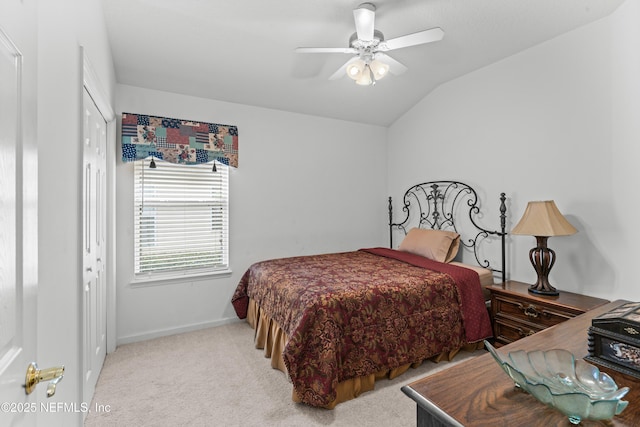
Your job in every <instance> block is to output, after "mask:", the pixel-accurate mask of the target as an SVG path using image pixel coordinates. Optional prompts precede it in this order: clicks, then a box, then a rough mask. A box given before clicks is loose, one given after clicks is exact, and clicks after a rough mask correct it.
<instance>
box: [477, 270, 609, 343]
mask: <svg viewBox="0 0 640 427" xmlns="http://www.w3.org/2000/svg"><path fill="white" fill-rule="evenodd" d="M528 288H529V285H527V284H526V283H521V282H516V281H515V280H509V281H507V282H504V285H503V284H496V285H493V286H488V287H487V289H488V290H489V292H490V293H491V321H492V323H493V336H494V337H495V344H494V345H495V346H496V347H500V346H501V345H504V344H509V343H511V342H514V341H517V340H519V339H521V338H524V337H527V336H529V335H533V334H534V333H536V332H539V331H541V330H543V329H546V328H548V327H550V326H553V325H557V324H558V323H561V322H564V321H566V320H568V319H571V318H572V317H575V316H577V315H579V314H583V313H586V312H587V311H589V310H592V309H594V308H596V307H599V306H601V305H603V304H606V303H608V302H609V301H607V300H605V299H600V298H594V297H589V296H586V295H580V294H575V293H572V292H565V291H560V295H558V296H541V295H536V294H533V293H530V292H529V291H528Z"/></svg>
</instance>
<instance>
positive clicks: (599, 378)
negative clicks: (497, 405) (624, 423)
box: [484, 341, 629, 424]
mask: <svg viewBox="0 0 640 427" xmlns="http://www.w3.org/2000/svg"><path fill="white" fill-rule="evenodd" d="M484 345H485V346H486V347H487V349H488V350H489V352H490V353H491V355H492V356H493V358H494V359H495V360H496V362H498V364H499V365H500V366H501V367H502V369H503V370H504V371H505V372H506V373H507V375H509V377H511V379H512V380H513V381H514V382H515V384H516V387H519V388H521V389H522V390H525V391H527V392H528V393H529V394H531V395H532V396H534V397H535V398H536V399H538V400H539V401H540V402H542V403H544V404H546V405H548V406H550V407H552V408H555V409H557V410H558V411H560V412H562V413H563V414H565V415H566V416H567V417H569V421H570V422H571V423H572V424H579V423H580V421H581V420H608V419H611V418H613V416H614V415H618V414H619V413H621V412H622V411H623V410H624V408H626V407H627V404H628V403H629V402H626V401H624V400H620V399H622V397H623V396H624V395H625V394H627V392H628V391H629V387H622V388H618V385H617V384H616V383H615V381H614V380H613V378H611V377H610V376H609V375H607V374H605V373H604V372H600V370H599V369H598V368H597V367H595V366H593V365H591V364H589V363H587V362H585V361H584V360H582V359H578V360H576V358H575V357H574V356H573V354H572V353H571V352H569V351H567V350H549V351H540V350H537V351H530V352H525V351H522V350H518V351H512V352H510V353H509V360H508V361H506V360H503V359H502V357H501V356H500V354H499V353H498V352H497V350H496V349H495V348H494V347H493V346H492V345H491V344H490V343H488V342H487V341H485V342H484Z"/></svg>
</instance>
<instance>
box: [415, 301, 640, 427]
mask: <svg viewBox="0 0 640 427" xmlns="http://www.w3.org/2000/svg"><path fill="white" fill-rule="evenodd" d="M625 302H628V301H622V300H617V301H614V302H611V303H608V304H606V305H602V306H600V307H598V308H595V309H593V310H591V311H588V312H587V313H585V314H583V315H580V316H577V317H575V318H573V319H570V320H567V321H566V322H563V323H561V324H559V325H556V326H554V327H552V328H548V329H545V330H543V331H541V332H538V333H536V334H534V335H531V336H530V337H527V338H524V339H521V340H518V341H516V342H513V343H511V344H509V345H507V346H504V347H501V348H500V349H498V351H499V353H500V354H501V355H504V356H506V355H507V354H508V353H509V352H510V351H514V350H525V351H532V350H551V349H554V348H562V349H565V350H569V351H570V352H572V353H573V354H574V355H575V356H576V358H582V357H584V356H586V355H587V354H588V351H587V332H588V328H589V326H591V319H592V318H593V317H596V316H598V315H600V314H602V313H606V312H607V311H609V310H611V309H613V308H615V307H617V306H619V305H621V304H623V303H625ZM596 366H598V368H600V369H601V370H602V371H603V372H606V373H607V374H609V375H611V377H613V379H614V380H615V381H616V383H617V384H618V387H624V386H627V387H629V388H630V391H629V393H627V395H626V396H625V397H624V399H623V400H627V401H629V405H628V406H627V408H625V410H624V411H623V412H622V413H621V414H620V415H617V416H615V417H614V418H613V419H612V420H610V421H601V422H596V421H589V420H585V421H582V423H581V424H580V425H581V426H585V427H586V426H638V425H640V380H639V379H637V378H633V377H631V376H627V375H624V374H622V373H619V372H617V371H614V370H611V369H608V368H604V367H602V366H599V365H596ZM405 388H406V390H405ZM405 388H403V391H405V393H407V394H410V393H413V394H417V395H419V397H421V398H424V399H426V401H427V403H428V405H429V408H430V409H427V410H428V412H429V413H431V414H433V413H434V412H440V414H441V416H443V415H444V416H445V417H450V418H452V419H453V420H455V421H457V422H458V423H460V424H462V425H464V426H474V427H475V426H478V427H482V426H487V427H488V426H491V427H494V426H517V425H522V426H545V427H551V426H570V425H571V424H570V423H569V420H568V418H567V417H566V416H565V415H563V414H562V413H560V412H558V411H556V410H554V409H551V408H549V407H547V406H546V405H544V404H543V403H541V402H539V401H538V400H537V399H536V398H535V397H533V396H531V395H529V394H527V393H525V392H523V391H520V390H517V389H516V388H515V386H514V383H513V381H512V380H511V378H509V377H508V376H507V374H506V373H505V372H504V371H503V370H502V368H501V367H500V366H499V365H498V363H497V362H496V361H495V360H494V359H493V357H492V356H491V354H489V353H488V352H487V354H484V355H481V356H478V357H474V358H473V359H470V360H466V361H464V362H461V363H459V364H457V365H455V366H453V367H451V369H445V370H443V371H440V372H437V373H435V374H433V375H430V376H428V377H425V378H423V379H420V380H418V381H415V382H413V383H411V384H408V385H407V386H405ZM412 398H413V397H412ZM414 400H416V399H415V398H414ZM420 400H422V399H420ZM416 401H417V402H418V400H416ZM419 404H420V403H419ZM423 407H424V406H423ZM450 418H448V419H449V420H450ZM451 421H452V420H451ZM454 424H455V423H454Z"/></svg>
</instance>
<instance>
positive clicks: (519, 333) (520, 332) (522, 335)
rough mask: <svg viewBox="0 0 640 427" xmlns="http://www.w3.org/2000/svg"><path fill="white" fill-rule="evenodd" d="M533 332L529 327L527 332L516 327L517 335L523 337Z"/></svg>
mask: <svg viewBox="0 0 640 427" xmlns="http://www.w3.org/2000/svg"><path fill="white" fill-rule="evenodd" d="M533 334H535V332H534V331H532V330H531V329H529V332H525V331H523V330H522V328H518V335H520V337H522V338H524V337H528V336H530V335H533Z"/></svg>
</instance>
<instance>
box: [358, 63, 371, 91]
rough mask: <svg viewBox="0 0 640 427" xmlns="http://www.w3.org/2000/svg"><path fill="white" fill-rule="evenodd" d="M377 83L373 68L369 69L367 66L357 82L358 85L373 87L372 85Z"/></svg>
mask: <svg viewBox="0 0 640 427" xmlns="http://www.w3.org/2000/svg"><path fill="white" fill-rule="evenodd" d="M375 81H376V80H375V78H374V77H373V73H372V72H371V68H369V65H365V66H364V70H362V73H361V74H360V77H358V79H357V80H356V84H359V85H360V86H371V85H372V84H375Z"/></svg>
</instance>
